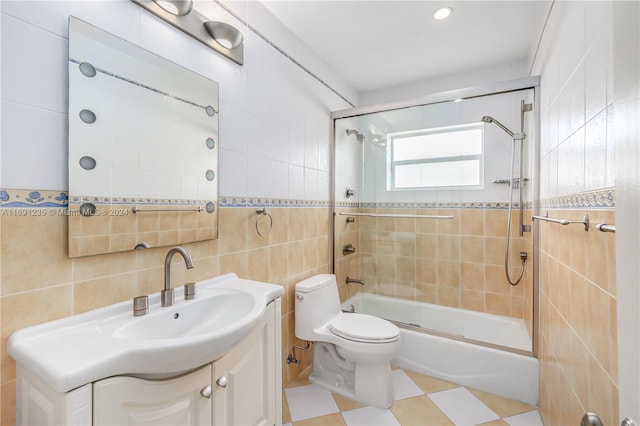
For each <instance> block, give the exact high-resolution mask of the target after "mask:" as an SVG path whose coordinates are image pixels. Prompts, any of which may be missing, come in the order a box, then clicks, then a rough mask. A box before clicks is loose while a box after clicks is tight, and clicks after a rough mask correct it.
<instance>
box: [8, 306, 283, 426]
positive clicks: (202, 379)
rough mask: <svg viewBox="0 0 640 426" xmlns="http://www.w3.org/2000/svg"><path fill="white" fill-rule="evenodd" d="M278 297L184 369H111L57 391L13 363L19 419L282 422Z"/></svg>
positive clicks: (26, 422)
mask: <svg viewBox="0 0 640 426" xmlns="http://www.w3.org/2000/svg"><path fill="white" fill-rule="evenodd" d="M280 315H281V311H280V299H279V298H278V299H276V300H274V301H273V302H271V303H269V305H268V306H267V309H266V311H265V312H264V315H263V316H262V318H260V320H259V321H258V323H257V324H256V325H255V326H254V327H253V328H252V330H251V331H250V332H249V334H248V335H247V336H245V337H244V338H243V339H242V340H241V341H240V342H239V343H238V344H236V345H235V346H234V347H233V348H232V349H231V350H230V351H229V352H227V353H226V354H225V355H224V356H222V357H221V358H219V359H217V360H215V361H214V362H212V363H210V364H206V365H204V366H202V367H200V368H198V369H196V370H194V371H191V372H189V373H187V374H184V375H181V376H178V377H173V378H168V379H162V380H148V379H142V378H138V377H130V376H115V377H109V378H105V379H102V380H97V381H95V382H93V383H89V384H86V385H84V386H81V387H79V388H77V389H74V390H72V391H69V392H66V393H58V392H55V391H54V390H53V389H51V388H50V387H49V386H48V385H47V384H46V383H44V382H43V381H42V380H40V379H39V378H38V377H37V376H36V375H34V374H33V373H31V372H30V371H28V370H22V369H20V368H19V369H18V380H17V396H18V398H17V405H16V406H17V412H16V423H17V424H19V425H34V424H56V425H88V424H93V425H123V424H128V425H159V424H162V425H180V426H183V425H275V424H280V423H281V417H282V409H281V385H282V380H281V364H280V356H279V354H280V348H281V341H280V340H281V335H280V330H281V329H280V321H281V320H280Z"/></svg>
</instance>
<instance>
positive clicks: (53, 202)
mask: <svg viewBox="0 0 640 426" xmlns="http://www.w3.org/2000/svg"><path fill="white" fill-rule="evenodd" d="M207 201H209V200H204V201H203V200H175V199H166V198H165V199H152V198H109V197H97V196H87V197H72V199H69V194H68V192H67V191H52V190H33V189H0V206H1V207H4V208H30V207H37V208H43V207H49V208H67V207H68V206H69V204H71V205H78V204H82V203H85V202H92V203H94V204H96V205H106V204H111V205H113V204H139V205H183V206H194V205H202V204H206V202H207ZM218 206H219V207H227V208H228V207H278V208H284V207H314V208H318V207H324V208H329V207H331V206H332V203H331V201H328V200H288V199H283V198H248V197H229V196H221V197H219V199H218ZM335 206H336V207H339V208H367V209H390V208H391V209H403V208H406V209H436V208H440V209H493V210H500V209H507V208H508V203H506V202H469V203H465V202H462V203H458V202H452V203H436V202H427V203H417V202H399V203H393V202H355V201H351V202H337V203H335ZM532 206H533V203H531V202H526V203H525V208H527V209H530V208H532ZM615 206H616V192H615V189H613V188H611V189H606V190H602V191H594V192H586V193H583V194H574V195H568V196H565V197H558V198H551V199H547V200H541V201H540V208H541V209H614V208H615ZM514 207H515V208H517V207H518V203H514Z"/></svg>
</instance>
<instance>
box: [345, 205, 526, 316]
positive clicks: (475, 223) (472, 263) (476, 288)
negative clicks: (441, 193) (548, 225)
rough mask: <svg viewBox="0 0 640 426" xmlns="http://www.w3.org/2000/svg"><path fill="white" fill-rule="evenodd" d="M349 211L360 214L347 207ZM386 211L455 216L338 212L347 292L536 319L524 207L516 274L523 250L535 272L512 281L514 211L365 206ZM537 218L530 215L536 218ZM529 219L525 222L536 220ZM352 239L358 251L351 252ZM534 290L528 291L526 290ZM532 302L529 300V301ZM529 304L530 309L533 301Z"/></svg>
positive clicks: (515, 257) (517, 240) (516, 240)
mask: <svg viewBox="0 0 640 426" xmlns="http://www.w3.org/2000/svg"><path fill="white" fill-rule="evenodd" d="M341 211H344V212H346V211H355V209H351V210H348V209H344V210H341ZM358 211H360V212H375V213H383V214H421V215H452V216H453V217H454V218H453V219H451V220H432V219H408V218H395V219H394V218H371V217H357V218H356V222H355V223H352V224H347V223H346V221H345V217H344V216H336V219H335V220H336V233H337V234H336V235H337V242H338V244H337V245H336V253H335V255H336V266H337V268H336V275H337V277H338V282H339V283H340V284H341V288H343V290H342V293H341V296H342V297H348V296H352V295H353V294H355V293H356V292H358V291H360V290H363V291H366V292H371V293H375V294H381V295H385V296H393V297H401V298H403V299H409V300H417V301H420V302H426V303H433V304H439V305H445V306H451V307H455V308H463V309H470V310H473V311H478V312H488V313H492V314H499V315H506V316H511V317H515V318H528V323H529V324H531V315H532V307H531V303H532V297H531V294H532V293H531V292H532V283H533V273H532V269H533V268H532V266H531V265H532V264H533V256H532V244H531V236H530V235H526V237H525V238H522V237H519V236H518V229H517V228H518V212H517V211H513V212H512V227H511V235H512V240H511V245H510V253H511V258H510V259H511V263H510V265H511V271H512V272H511V275H512V277H517V274H518V272H519V268H520V256H519V253H520V252H521V251H523V250H525V251H527V252H528V253H529V261H528V263H527V264H528V268H527V274H526V275H525V278H524V279H523V281H522V282H521V283H520V284H519V285H517V286H511V285H510V284H509V283H508V282H507V280H506V278H505V274H504V252H505V231H506V225H507V213H508V212H507V210H501V209H417V210H416V209H406V208H405V209H396V210H393V209H378V210H366V209H360V210H358ZM529 216H530V215H529ZM528 220H529V221H527V220H525V223H530V219H528ZM347 243H352V244H353V245H354V246H356V248H357V252H356V254H355V255H350V256H344V255H343V254H342V246H343V245H345V244H347ZM347 275H352V276H355V277H358V278H362V279H364V280H365V282H366V283H367V284H366V286H365V288H364V289H362V287H360V286H357V285H350V286H349V288H348V292H349V293H347V289H345V288H344V287H343V286H342V284H343V283H344V279H345V278H346V276H347ZM527 292H528V295H526V294H527ZM525 302H526V303H525ZM527 304H529V306H526V305H527Z"/></svg>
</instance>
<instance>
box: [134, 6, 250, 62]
mask: <svg viewBox="0 0 640 426" xmlns="http://www.w3.org/2000/svg"><path fill="white" fill-rule="evenodd" d="M131 1H132V2H133V3H135V4H137V5H138V6H140V7H142V8H143V9H146V10H147V11H148V12H151V13H153V14H154V15H155V16H157V17H158V18H160V19H162V20H163V21H165V22H167V23H169V24H171V25H173V26H174V27H176V28H177V29H179V30H180V31H182V32H184V33H185V34H188V35H190V36H191V37H193V38H195V39H196V40H198V41H199V42H201V43H202V44H205V45H207V46H208V47H209V48H210V49H212V50H215V51H216V52H218V53H219V54H221V55H222V56H225V57H227V58H228V59H231V60H232V61H234V62H235V63H237V64H239V65H242V64H243V62H244V44H243V37H242V33H241V32H240V30H238V29H237V28H235V27H233V26H232V25H230V24H227V23H224V22H219V21H212V20H211V18H209V17H207V16H205V15H203V14H201V13H200V12H198V11H197V10H195V9H194V8H193V4H194V3H193V0H131ZM221 13H224V12H221Z"/></svg>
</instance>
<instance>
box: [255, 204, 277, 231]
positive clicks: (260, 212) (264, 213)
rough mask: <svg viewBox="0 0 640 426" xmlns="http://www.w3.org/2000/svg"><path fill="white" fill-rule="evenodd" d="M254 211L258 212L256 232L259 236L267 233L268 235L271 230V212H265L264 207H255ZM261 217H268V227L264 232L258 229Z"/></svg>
mask: <svg viewBox="0 0 640 426" xmlns="http://www.w3.org/2000/svg"><path fill="white" fill-rule="evenodd" d="M256 213H257V214H258V217H257V218H256V232H257V233H258V235H260V236H261V237H266V236H267V235H269V233H270V232H271V229H272V228H273V217H271V213H269V212H267V208H266V207H262V208H260V209H256ZM263 217H268V218H269V229H268V230H267V231H266V232H261V231H260V219H262V218H263Z"/></svg>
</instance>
